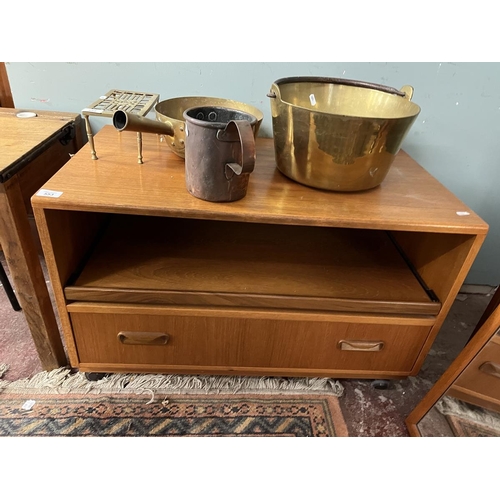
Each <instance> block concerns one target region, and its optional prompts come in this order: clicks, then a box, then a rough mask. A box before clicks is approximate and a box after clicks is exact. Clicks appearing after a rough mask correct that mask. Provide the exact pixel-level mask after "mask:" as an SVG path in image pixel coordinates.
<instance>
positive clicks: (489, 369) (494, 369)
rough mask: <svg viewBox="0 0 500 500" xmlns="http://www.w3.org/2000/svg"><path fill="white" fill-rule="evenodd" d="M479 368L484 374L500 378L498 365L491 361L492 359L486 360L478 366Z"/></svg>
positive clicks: (499, 366)
mask: <svg viewBox="0 0 500 500" xmlns="http://www.w3.org/2000/svg"><path fill="white" fill-rule="evenodd" d="M479 370H480V371H482V372H483V373H486V375H492V376H493V377H496V378H500V365H499V364H498V363H493V361H486V362H485V363H483V364H482V365H481V366H480V367H479Z"/></svg>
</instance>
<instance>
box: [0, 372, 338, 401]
mask: <svg viewBox="0 0 500 500" xmlns="http://www.w3.org/2000/svg"><path fill="white" fill-rule="evenodd" d="M1 366H2V365H0V367H1ZM7 369H8V368H7ZM0 392H1V393H5V394H26V395H28V394H30V393H38V394H142V393H150V394H151V395H152V396H154V395H155V394H165V395H168V394H188V395H189V394H237V393H245V394H328V395H333V396H337V397H340V396H342V395H343V393H344V387H343V386H342V384H340V382H339V381H337V380H333V379H330V378H286V377H284V378H281V377H243V376H208V375H207V376H195V375H168V374H167V375H163V374H110V375H108V376H106V377H104V378H103V379H101V380H98V381H95V382H93V381H89V380H88V379H87V378H86V377H85V375H84V374H83V373H80V372H77V373H71V370H70V369H69V368H58V369H56V370H52V371H45V372H40V373H37V374H35V375H34V376H33V377H29V378H25V379H21V380H16V381H13V382H9V381H4V380H0Z"/></svg>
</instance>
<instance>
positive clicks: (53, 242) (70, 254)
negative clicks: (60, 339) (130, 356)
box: [34, 208, 106, 367]
mask: <svg viewBox="0 0 500 500" xmlns="http://www.w3.org/2000/svg"><path fill="white" fill-rule="evenodd" d="M34 215H35V221H36V224H37V229H38V232H39V235H40V242H41V244H42V249H43V253H44V258H45V262H46V265H47V270H48V273H49V277H50V281H51V284H52V288H53V290H54V298H55V302H56V308H57V312H58V315H59V318H60V321H61V327H62V332H63V335H64V340H65V345H66V349H67V352H68V356H69V360H70V363H71V366H74V367H76V366H78V355H77V350H76V346H75V342H74V338H73V334H72V329H71V322H70V319H69V316H68V313H67V311H66V300H65V298H64V292H63V287H64V285H65V284H66V283H67V282H68V280H69V279H70V277H71V276H72V275H73V274H74V273H75V272H76V271H77V270H78V269H79V266H80V265H81V263H82V260H83V259H84V258H85V256H86V254H87V252H88V251H89V249H90V248H91V246H92V244H93V242H94V241H95V239H96V237H97V235H98V233H99V229H100V227H101V225H102V224H103V223H104V221H105V217H106V216H105V214H97V213H87V212H68V211H63V210H44V209H41V208H34Z"/></svg>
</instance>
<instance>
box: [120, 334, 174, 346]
mask: <svg viewBox="0 0 500 500" xmlns="http://www.w3.org/2000/svg"><path fill="white" fill-rule="evenodd" d="M169 338H170V336H169V335H168V333H163V332H120V333H119V334H118V340H119V341H120V342H121V343H122V344H127V345H165V344H166V343H167V342H168V339H169Z"/></svg>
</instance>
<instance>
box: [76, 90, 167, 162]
mask: <svg viewBox="0 0 500 500" xmlns="http://www.w3.org/2000/svg"><path fill="white" fill-rule="evenodd" d="M159 100H160V95H159V94H150V93H146V92H132V91H130V90H115V89H113V90H110V91H109V92H108V93H107V94H105V95H103V96H101V97H100V99H98V100H97V101H95V102H93V103H92V104H91V105H90V106H88V107H87V108H85V109H83V110H82V115H83V118H84V119H85V129H86V131H87V137H88V140H89V144H90V152H91V154H92V159H93V160H97V153H96V151H95V146H94V136H93V134H92V128H91V127H90V120H89V116H102V117H106V118H111V117H112V116H113V114H114V112H115V111H117V110H119V109H120V110H123V111H126V112H127V113H132V114H135V115H139V116H145V115H147V114H148V113H149V111H151V109H152V108H153V106H154V105H155V104H156V103H158V101H159ZM137 147H138V154H137V161H138V163H142V134H141V132H137Z"/></svg>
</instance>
